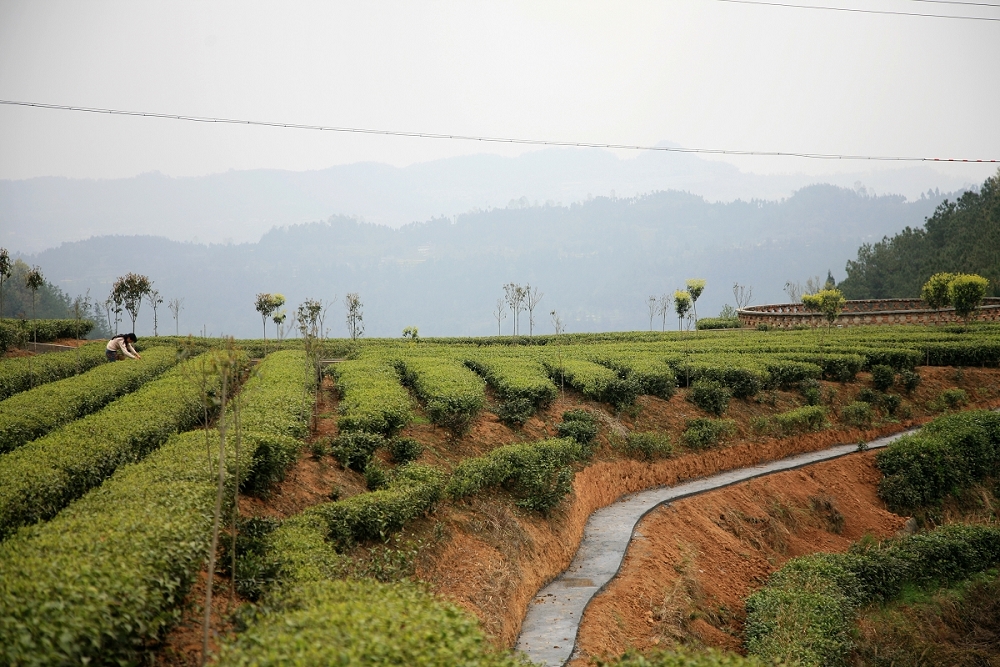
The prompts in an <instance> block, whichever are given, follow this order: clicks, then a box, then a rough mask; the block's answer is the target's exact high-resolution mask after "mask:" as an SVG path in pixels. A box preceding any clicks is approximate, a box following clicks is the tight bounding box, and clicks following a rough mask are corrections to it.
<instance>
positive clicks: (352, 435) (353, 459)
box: [330, 431, 386, 472]
mask: <svg viewBox="0 0 1000 667" xmlns="http://www.w3.org/2000/svg"><path fill="white" fill-rule="evenodd" d="M385 445H386V440H385V438H383V437H382V436H381V435H379V434H377V433H365V432H364V431H353V432H352V431H348V432H347V433H341V434H340V435H338V436H337V437H336V438H334V439H333V440H332V441H331V442H330V454H331V455H332V456H333V458H335V459H337V460H338V461H340V464H341V465H342V466H344V467H345V468H350V469H351V470H355V471H357V472H364V470H365V468H366V467H367V466H368V463H369V461H371V460H372V455H373V454H374V453H375V450H376V449H378V448H379V447H384V446H385Z"/></svg>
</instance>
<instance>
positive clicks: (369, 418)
mask: <svg viewBox="0 0 1000 667" xmlns="http://www.w3.org/2000/svg"><path fill="white" fill-rule="evenodd" d="M326 372H327V374H329V375H331V376H332V377H333V378H334V379H335V381H336V383H337V391H338V392H339V393H340V397H341V399H340V406H339V408H338V410H339V412H340V417H339V418H338V419H337V428H338V429H340V431H341V432H348V431H368V432H370V433H379V434H382V435H384V436H386V437H391V436H393V435H395V434H396V433H398V432H399V431H400V430H401V429H402V428H403V427H404V426H406V425H407V424H409V423H410V420H411V419H412V418H413V413H412V411H411V410H410V394H409V392H407V391H406V388H405V387H403V385H402V384H400V382H399V376H398V375H397V374H396V371H395V369H394V368H393V367H392V365H391V364H390V361H389V360H370V359H364V360H354V361H342V362H340V363H337V364H331V365H330V366H328V367H327V371H326Z"/></svg>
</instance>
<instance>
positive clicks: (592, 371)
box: [543, 357, 641, 409]
mask: <svg viewBox="0 0 1000 667" xmlns="http://www.w3.org/2000/svg"><path fill="white" fill-rule="evenodd" d="M543 363H544V364H545V368H546V370H548V372H549V375H550V376H551V377H552V379H553V380H554V381H555V382H556V383H557V384H558V383H561V382H565V383H566V384H568V385H569V386H570V387H572V388H573V389H575V390H577V391H578V392H580V393H581V394H583V395H584V396H586V397H587V398H589V399H591V400H594V401H600V402H602V403H610V404H611V405H613V406H614V407H615V409H621V408H624V407H628V406H630V405H632V404H633V403H635V399H636V398H638V396H639V394H640V391H641V390H640V387H639V382H638V380H636V379H635V378H633V377H629V376H626V377H624V378H623V377H620V376H619V374H618V373H616V372H615V371H613V370H611V369H610V368H608V367H606V366H602V365H600V364H595V363H594V362H592V361H585V360H583V359H574V358H564V359H562V360H561V361H560V360H559V359H557V358H555V357H549V358H547V359H545V360H544V362H543Z"/></svg>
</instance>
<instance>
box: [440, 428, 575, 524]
mask: <svg viewBox="0 0 1000 667" xmlns="http://www.w3.org/2000/svg"><path fill="white" fill-rule="evenodd" d="M582 456H583V448H582V447H581V445H580V443H579V442H577V441H576V440H575V439H573V438H558V439H555V438H554V439H550V440H542V441H540V442H532V443H520V444H516V445H506V446H504V447H498V448H497V449H494V450H493V451H491V452H490V453H489V454H486V455H484V456H479V457H476V458H471V459H465V460H464V461H462V462H461V463H459V464H458V465H457V466H456V467H455V470H454V471H453V472H452V475H451V479H449V480H448V485H447V486H446V487H445V493H446V494H447V495H448V496H449V497H451V498H453V499H458V498H464V497H466V496H470V495H472V494H474V493H477V492H478V491H480V490H482V489H484V488H487V487H497V486H504V487H506V488H508V489H509V490H510V491H512V492H513V493H514V495H515V496H517V497H518V498H520V500H518V505H520V506H522V507H526V508H528V509H533V510H537V511H540V512H547V511H548V510H550V509H552V508H553V507H554V506H555V505H556V504H557V503H558V502H559V501H560V500H562V499H563V497H564V496H565V495H566V494H567V493H569V492H570V490H571V489H572V484H573V469H572V467H571V464H572V463H573V462H574V461H576V460H578V459H580V458H581V457H582Z"/></svg>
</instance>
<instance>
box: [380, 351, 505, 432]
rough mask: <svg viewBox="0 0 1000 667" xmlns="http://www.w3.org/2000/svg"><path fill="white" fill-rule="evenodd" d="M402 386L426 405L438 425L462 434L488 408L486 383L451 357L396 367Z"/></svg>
mask: <svg viewBox="0 0 1000 667" xmlns="http://www.w3.org/2000/svg"><path fill="white" fill-rule="evenodd" d="M396 368H397V369H398V371H399V373H400V375H401V377H402V379H403V384H405V385H407V386H409V387H412V388H413V391H414V392H415V393H416V394H417V396H419V397H420V399H421V400H423V401H424V403H425V405H426V408H427V416H428V417H430V420H431V421H432V422H434V423H435V424H439V425H441V426H444V427H446V428H450V429H452V430H453V431H456V432H459V433H461V432H463V431H465V430H466V429H467V428H468V427H469V424H470V423H471V422H472V420H473V419H474V418H475V416H476V415H477V414H478V413H479V411H480V410H482V408H483V406H484V405H485V404H486V395H485V393H484V389H485V383H484V382H483V380H482V379H481V378H480V377H479V376H478V375H476V374H475V373H473V372H472V371H470V370H469V369H468V368H466V367H465V366H464V365H463V364H462V363H461V362H460V361H458V360H453V359H449V358H448V357H431V358H425V357H406V358H404V359H402V360H400V361H398V362H397V363H396Z"/></svg>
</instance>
